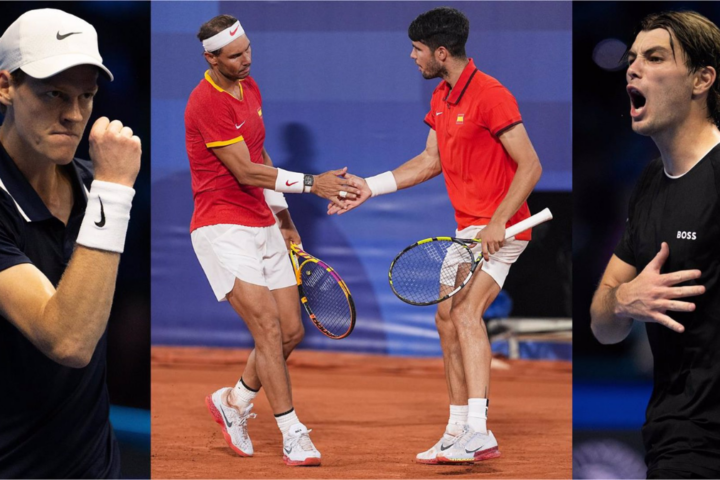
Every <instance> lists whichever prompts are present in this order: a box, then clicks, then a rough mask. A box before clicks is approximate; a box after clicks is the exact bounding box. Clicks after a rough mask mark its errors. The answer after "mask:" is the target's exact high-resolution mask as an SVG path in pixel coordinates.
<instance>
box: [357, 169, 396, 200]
mask: <svg viewBox="0 0 720 480" xmlns="http://www.w3.org/2000/svg"><path fill="white" fill-rule="evenodd" d="M365 181H366V182H367V185H368V187H369V188H370V191H371V192H372V196H373V197H377V196H378V195H385V194H386V193H393V192H397V182H396V181H395V176H394V175H393V173H392V172H385V173H381V174H380V175H375V176H374V177H368V178H366V179H365Z"/></svg>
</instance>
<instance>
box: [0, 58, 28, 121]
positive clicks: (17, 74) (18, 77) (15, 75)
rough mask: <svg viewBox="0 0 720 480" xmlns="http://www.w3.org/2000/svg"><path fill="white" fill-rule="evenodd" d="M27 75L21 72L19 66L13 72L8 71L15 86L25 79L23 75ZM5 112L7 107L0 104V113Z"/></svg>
mask: <svg viewBox="0 0 720 480" xmlns="http://www.w3.org/2000/svg"><path fill="white" fill-rule="evenodd" d="M26 76H27V73H25V72H23V71H22V70H20V69H19V68H18V69H17V70H15V71H14V72H11V73H10V78H12V81H13V83H14V84H15V86H19V85H20V84H22V83H23V82H24V81H25V77H26ZM6 113H7V107H6V106H5V105H3V104H0V114H2V115H5V114H6Z"/></svg>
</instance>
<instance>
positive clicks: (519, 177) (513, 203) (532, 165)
mask: <svg viewBox="0 0 720 480" xmlns="http://www.w3.org/2000/svg"><path fill="white" fill-rule="evenodd" d="M541 175H542V166H541V165H540V162H539V161H534V162H528V163H522V164H518V168H517V171H516V172H515V177H514V178H513V181H512V182H511V183H510V188H509V189H508V193H507V195H505V198H504V199H503V201H502V202H501V203H500V205H498V208H497V209H496V210H495V213H494V214H493V216H492V220H491V221H493V222H497V223H499V224H501V225H503V226H504V225H505V224H506V223H507V222H508V220H510V218H512V216H513V215H515V213H516V212H517V211H518V210H519V209H520V206H521V205H522V204H523V203H524V202H525V201H526V200H527V199H528V197H529V196H530V193H532V191H533V189H534V188H535V185H537V182H538V181H539V180H540V176H541Z"/></svg>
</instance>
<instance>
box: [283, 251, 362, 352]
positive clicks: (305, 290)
mask: <svg viewBox="0 0 720 480" xmlns="http://www.w3.org/2000/svg"><path fill="white" fill-rule="evenodd" d="M290 260H291V261H292V264H293V268H294V269H295V280H296V281H297V286H298V290H299V291H300V302H301V303H302V305H303V307H305V311H306V312H307V314H308V316H309V317H310V320H312V322H313V323H314V324H315V326H316V327H317V328H318V329H319V330H320V331H321V332H322V333H324V334H325V335H327V336H328V337H330V338H333V339H336V340H339V339H341V338H345V337H347V336H348V335H350V334H351V333H352V331H353V328H355V303H354V302H353V299H352V295H350V290H349V289H348V287H347V285H345V282H344V281H343V279H342V278H340V275H338V274H337V272H336V271H335V270H333V269H332V267H330V265H328V264H327V263H325V262H323V261H322V260H319V259H317V258H315V257H313V256H312V255H310V254H309V253H307V252H305V251H303V250H302V249H300V247H298V246H297V245H295V244H292V245H291V246H290Z"/></svg>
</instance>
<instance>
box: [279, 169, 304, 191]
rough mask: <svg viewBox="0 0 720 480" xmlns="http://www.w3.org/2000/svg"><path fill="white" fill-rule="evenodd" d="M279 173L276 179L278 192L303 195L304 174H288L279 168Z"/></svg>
mask: <svg viewBox="0 0 720 480" xmlns="http://www.w3.org/2000/svg"><path fill="white" fill-rule="evenodd" d="M277 172H278V173H277V179H275V191H276V192H285V193H303V180H304V179H305V175H304V174H302V173H297V172H288V171H287V170H283V169H282V168H278V169H277Z"/></svg>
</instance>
